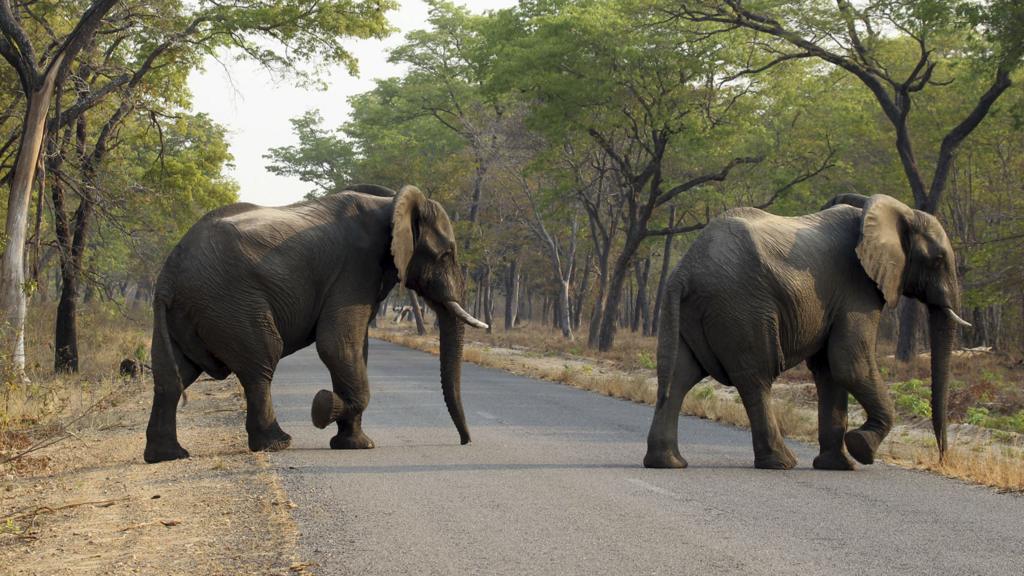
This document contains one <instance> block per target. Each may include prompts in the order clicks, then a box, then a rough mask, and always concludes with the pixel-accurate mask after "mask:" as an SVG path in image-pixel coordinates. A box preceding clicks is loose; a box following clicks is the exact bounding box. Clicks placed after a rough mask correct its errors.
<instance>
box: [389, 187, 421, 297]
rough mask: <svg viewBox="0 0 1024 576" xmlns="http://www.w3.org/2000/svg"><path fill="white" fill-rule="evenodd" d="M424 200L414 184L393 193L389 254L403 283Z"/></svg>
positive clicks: (417, 233)
mask: <svg viewBox="0 0 1024 576" xmlns="http://www.w3.org/2000/svg"><path fill="white" fill-rule="evenodd" d="M426 201H427V198H426V197H425V196H424V195H423V192H420V189H419V188H417V187H415V186H405V187H403V188H402V189H401V190H399V192H398V194H397V195H395V203H394V205H395V212H394V216H393V217H392V220H391V230H392V231H391V256H392V257H394V259H395V268H397V269H398V278H399V279H400V280H401V281H402V282H403V283H404V282H405V278H406V272H408V269H409V262H410V261H411V260H412V253H413V251H414V250H415V248H416V241H417V240H418V238H417V236H419V230H418V228H419V226H418V219H419V217H420V214H419V213H420V210H421V209H422V208H423V206H424V204H425V203H426Z"/></svg>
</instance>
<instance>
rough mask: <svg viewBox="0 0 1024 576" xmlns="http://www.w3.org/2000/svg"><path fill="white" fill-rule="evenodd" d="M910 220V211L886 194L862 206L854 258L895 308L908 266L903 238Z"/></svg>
mask: <svg viewBox="0 0 1024 576" xmlns="http://www.w3.org/2000/svg"><path fill="white" fill-rule="evenodd" d="M913 218H914V211H913V210H911V209H910V208H909V207H908V206H907V205H906V204H904V203H902V202H900V201H899V200H897V199H895V198H893V197H891V196H886V195H885V194H876V195H874V196H872V197H871V198H869V199H868V200H867V202H866V203H865V205H864V215H863V216H862V217H861V238H860V242H859V243H858V244H857V258H858V259H860V265H861V266H863V267H864V271H865V272H867V273H868V276H870V277H871V279H872V280H874V281H875V284H877V285H878V289H879V290H881V291H882V295H883V296H885V301H886V303H888V304H889V305H895V304H896V301H897V300H899V297H900V293H901V292H902V287H903V286H902V285H903V270H904V269H905V268H906V265H907V253H906V250H905V248H904V238H906V236H907V232H908V230H909V227H910V223H911V222H912V221H913Z"/></svg>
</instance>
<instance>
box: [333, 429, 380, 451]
mask: <svg viewBox="0 0 1024 576" xmlns="http://www.w3.org/2000/svg"><path fill="white" fill-rule="evenodd" d="M370 448H373V440H370V437H369V436H367V435H366V434H363V433H362V432H359V433H357V434H351V435H348V436H342V435H341V434H338V435H337V436H335V437H334V438H331V449H332V450H368V449H370Z"/></svg>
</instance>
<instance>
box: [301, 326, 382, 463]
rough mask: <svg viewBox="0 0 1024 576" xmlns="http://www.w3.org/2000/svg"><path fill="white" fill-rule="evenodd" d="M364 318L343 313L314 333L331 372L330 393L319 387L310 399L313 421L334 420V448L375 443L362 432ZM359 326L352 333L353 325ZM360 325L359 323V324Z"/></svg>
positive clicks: (365, 446)
mask: <svg viewBox="0 0 1024 576" xmlns="http://www.w3.org/2000/svg"><path fill="white" fill-rule="evenodd" d="M366 312H367V313H366V315H365V318H358V317H356V318H353V316H359V314H356V313H354V312H353V313H351V314H347V315H345V318H344V321H342V322H341V323H340V324H341V325H340V326H338V325H336V324H334V323H332V322H327V323H324V322H323V321H322V322H321V326H330V327H331V328H332V329H330V330H328V329H322V330H321V331H319V332H318V335H317V342H316V347H317V352H318V353H319V354H320V359H321V360H323V362H324V364H325V365H326V366H327V369H328V370H329V371H330V373H331V386H332V388H333V393H332V392H329V391H326V390H321V391H320V392H319V393H318V394H317V397H316V399H314V403H313V414H312V415H313V422H314V424H316V425H317V426H320V425H321V424H323V426H326V425H327V424H329V423H330V422H336V423H337V425H338V433H337V435H335V436H334V437H333V438H331V448H333V449H336V450H357V449H368V448H373V447H374V443H373V440H371V439H370V438H369V437H368V436H367V435H366V434H365V433H363V411H364V410H366V406H367V404H369V402H370V386H369V382H368V380H367V375H366V335H365V331H366V322H368V320H369V310H367V311H366ZM350 324H354V325H355V326H356V327H359V328H358V329H359V331H358V332H357V333H356V335H352V334H351V331H352V328H353V327H352V326H350ZM360 325H361V326H360Z"/></svg>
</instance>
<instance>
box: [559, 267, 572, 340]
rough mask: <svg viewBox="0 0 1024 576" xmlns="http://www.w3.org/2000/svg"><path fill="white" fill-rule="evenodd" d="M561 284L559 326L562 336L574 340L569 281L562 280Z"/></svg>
mask: <svg viewBox="0 0 1024 576" xmlns="http://www.w3.org/2000/svg"><path fill="white" fill-rule="evenodd" d="M559 284H560V286H559V301H558V324H559V327H560V328H561V329H562V336H563V337H564V338H566V339H569V340H572V339H573V335H572V324H571V319H570V316H569V281H568V280H562V281H561V282H560V283H559Z"/></svg>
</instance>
